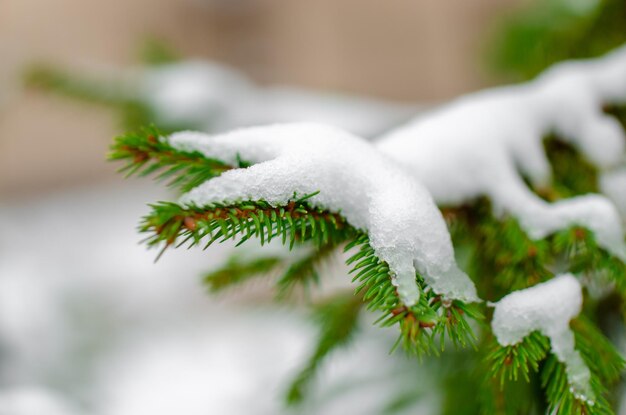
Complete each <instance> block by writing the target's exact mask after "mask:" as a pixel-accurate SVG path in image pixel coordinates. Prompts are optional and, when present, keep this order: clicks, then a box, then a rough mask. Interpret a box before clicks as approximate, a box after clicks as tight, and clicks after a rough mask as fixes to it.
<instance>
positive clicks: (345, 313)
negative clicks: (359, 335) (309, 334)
mask: <svg viewBox="0 0 626 415" xmlns="http://www.w3.org/2000/svg"><path fill="white" fill-rule="evenodd" d="M362 305H363V299H362V298H361V297H360V296H355V295H353V294H352V293H340V294H337V295H335V296H333V297H332V298H330V299H328V300H326V301H324V302H323V303H321V304H319V305H317V306H316V307H315V310H314V314H313V317H314V320H315V321H316V322H317V324H318V326H319V328H320V333H319V337H318V340H317V345H316V347H315V349H314V351H313V353H312V355H311V356H310V357H309V359H308V362H307V363H306V365H305V366H304V367H303V368H302V369H301V370H300V372H299V373H298V374H297V375H296V376H295V378H294V380H293V381H292V382H291V385H290V386H289V389H288V391H287V394H286V400H287V403H288V404H290V405H295V404H298V403H300V402H301V401H302V400H303V398H304V396H305V394H306V392H307V389H308V386H309V384H310V383H311V381H312V380H313V378H314V376H315V374H316V373H317V371H318V368H319V366H320V364H321V363H322V362H323V361H324V360H325V358H326V357H327V356H328V355H329V354H330V353H331V352H332V351H334V350H335V349H338V348H340V347H345V346H346V345H347V344H349V343H350V341H351V340H352V339H353V338H354V335H355V333H356V331H357V330H358V322H359V316H360V314H361V310H362V308H363V307H362Z"/></svg>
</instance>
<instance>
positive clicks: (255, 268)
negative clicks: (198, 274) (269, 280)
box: [202, 256, 282, 293]
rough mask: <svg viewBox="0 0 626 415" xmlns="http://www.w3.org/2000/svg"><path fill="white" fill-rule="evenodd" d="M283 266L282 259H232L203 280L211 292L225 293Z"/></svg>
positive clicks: (235, 257) (236, 257)
mask: <svg viewBox="0 0 626 415" xmlns="http://www.w3.org/2000/svg"><path fill="white" fill-rule="evenodd" d="M281 264H282V260H281V259H280V258H274V257H269V258H255V259H253V260H251V261H245V260H243V259H241V258H239V257H238V256H233V257H231V258H230V259H229V260H228V262H227V263H226V265H225V266H223V267H222V268H220V269H217V270H215V271H212V272H210V273H208V274H206V275H205V276H204V278H203V279H202V280H203V282H204V284H205V285H206V286H207V287H209V289H210V290H211V292H214V293H217V292H221V291H224V290H226V289H228V288H230V287H232V286H234V285H238V284H241V283H243V282H246V281H249V280H250V279H251V278H253V277H255V276H259V275H264V274H267V273H269V272H271V271H273V270H276V268H278V267H279V266H280V265H281Z"/></svg>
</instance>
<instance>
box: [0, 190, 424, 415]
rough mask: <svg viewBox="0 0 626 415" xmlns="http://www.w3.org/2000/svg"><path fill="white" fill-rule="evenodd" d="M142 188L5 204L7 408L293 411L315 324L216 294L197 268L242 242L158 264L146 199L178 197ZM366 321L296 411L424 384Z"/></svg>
mask: <svg viewBox="0 0 626 415" xmlns="http://www.w3.org/2000/svg"><path fill="white" fill-rule="evenodd" d="M138 183H140V182H134V181H127V182H124V183H123V185H120V184H116V186H115V187H113V186H110V187H106V186H101V187H93V188H90V189H86V190H85V189H76V190H74V191H66V192H64V193H54V194H50V195H48V196H38V197H35V198H32V199H28V200H22V201H15V202H10V203H7V202H0V229H2V231H1V232H0V368H1V370H0V415H78V414H96V415H136V414H148V413H149V414H151V415H160V414H163V415H165V414H167V415H171V414H173V413H181V414H186V415H195V414H208V413H211V414H213V413H215V414H234V415H236V414H278V413H287V412H288V411H287V409H286V408H285V406H284V404H283V395H284V392H285V390H286V387H287V382H288V381H289V380H290V379H291V378H292V377H293V376H294V375H295V373H296V371H297V369H298V368H300V367H301V366H302V365H303V364H304V361H305V359H306V358H307V356H308V354H309V352H310V350H311V347H312V345H313V344H314V338H315V335H316V331H315V328H314V327H313V326H312V325H311V324H310V323H309V322H308V320H307V319H305V314H304V313H303V312H302V311H296V310H294V309H292V308H286V307H277V306H274V307H272V306H271V305H268V304H264V303H263V302H262V301H261V298H259V295H258V294H254V293H253V294H252V295H248V296H245V295H244V296H243V298H242V297H241V296H237V295H227V296H226V298H219V297H215V296H211V295H208V294H206V292H205V288H204V287H202V285H201V283H200V275H201V274H202V272H203V271H207V270H209V269H211V267H212V266H213V267H215V266H216V265H218V264H220V263H221V262H223V261H224V259H225V258H226V257H227V255H229V254H230V253H231V252H232V245H228V246H226V245H219V244H218V245H215V246H212V247H211V248H210V249H208V250H207V251H201V250H199V249H197V250H194V249H192V250H189V251H187V250H184V249H181V250H179V251H175V250H171V251H168V252H167V253H166V254H165V255H164V256H163V258H161V260H160V261H159V262H158V263H156V264H155V263H154V262H153V261H154V258H155V255H156V251H148V250H146V249H145V247H144V246H141V245H139V244H138V241H139V240H140V239H141V236H140V235H139V234H138V233H137V231H136V226H137V223H138V221H139V218H140V217H141V216H142V215H143V214H145V213H146V212H147V210H148V208H147V207H146V203H148V202H154V201H156V200H160V199H167V198H171V195H167V194H166V193H165V192H164V191H162V190H159V189H158V186H156V185H151V184H145V183H142V184H138ZM340 275H341V274H340ZM337 279H338V280H341V278H337ZM347 282H348V278H347V276H346V277H345V278H344V279H343V281H335V283H336V284H337V285H338V286H347ZM248 291H250V290H248ZM255 295H256V297H255ZM362 327H363V332H364V335H360V336H359V337H358V340H359V341H358V342H355V344H353V345H352V346H350V347H348V348H347V349H346V350H345V351H339V352H338V353H336V354H335V355H334V356H333V357H332V358H331V359H330V360H331V362H329V363H328V364H325V365H323V369H324V370H322V373H321V376H319V377H318V378H317V380H321V381H320V382H316V383H315V385H314V387H313V396H312V399H311V400H310V402H309V404H308V405H307V406H305V407H304V408H298V409H297V410H296V411H295V412H297V413H311V414H316V413H323V414H335V413H336V414H341V413H346V411H349V412H350V413H354V414H370V413H371V414H375V413H380V412H381V411H382V408H383V407H385V405H387V403H388V399H390V398H391V397H393V394H394V392H397V391H398V390H399V386H398V385H406V384H407V379H411V384H414V383H415V379H416V378H419V377H417V376H416V373H415V367H416V366H415V365H413V364H411V365H407V361H406V359H405V358H404V357H403V356H402V355H401V354H398V356H399V357H397V356H394V357H390V356H389V354H388V352H389V349H390V346H391V344H392V343H393V340H394V335H395V333H392V332H389V331H385V330H382V329H378V328H372V327H371V322H370V321H367V322H364V323H363V325H362ZM392 373H393V376H390V374H392ZM390 379H391V381H390ZM423 387H426V386H416V389H419V388H423ZM431 396H433V395H431ZM433 405H434V406H436V402H434V403H433V398H430V399H429V400H427V401H425V402H420V403H419V405H418V406H417V407H415V406H414V407H413V408H411V409H410V410H411V412H409V413H416V411H417V412H418V413H423V411H422V409H424V410H426V409H427V410H428V412H430V411H431V410H432V408H433ZM420 408H421V409H420Z"/></svg>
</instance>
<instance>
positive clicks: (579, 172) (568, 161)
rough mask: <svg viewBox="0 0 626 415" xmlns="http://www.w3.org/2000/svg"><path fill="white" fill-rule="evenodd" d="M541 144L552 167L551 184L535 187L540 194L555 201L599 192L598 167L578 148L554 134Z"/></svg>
mask: <svg viewBox="0 0 626 415" xmlns="http://www.w3.org/2000/svg"><path fill="white" fill-rule="evenodd" d="M543 144H544V149H545V152H546V155H547V157H548V160H549V161H550V166H551V167H552V185H551V187H550V188H549V189H535V191H536V192H537V193H538V194H539V195H540V196H543V197H544V198H545V199H547V200H548V201H555V200H559V199H565V198H570V197H574V196H579V195H584V194H587V193H599V189H598V183H599V182H598V169H597V168H596V167H595V166H594V165H592V164H591V163H590V162H589V161H587V160H586V159H585V158H584V157H583V156H582V154H581V153H580V152H579V151H578V150H576V149H575V148H574V147H573V146H572V145H571V144H568V143H565V142H564V141H563V140H560V139H559V138H558V137H555V136H550V137H548V138H547V139H546V140H544V142H543Z"/></svg>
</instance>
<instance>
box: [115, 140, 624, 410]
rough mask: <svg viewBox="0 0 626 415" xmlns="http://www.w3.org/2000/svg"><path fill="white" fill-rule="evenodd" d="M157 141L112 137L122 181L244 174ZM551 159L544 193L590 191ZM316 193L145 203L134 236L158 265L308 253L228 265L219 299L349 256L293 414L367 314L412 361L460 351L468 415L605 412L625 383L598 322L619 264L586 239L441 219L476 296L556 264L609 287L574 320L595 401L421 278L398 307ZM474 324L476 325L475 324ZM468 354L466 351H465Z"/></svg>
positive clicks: (470, 213)
mask: <svg viewBox="0 0 626 415" xmlns="http://www.w3.org/2000/svg"><path fill="white" fill-rule="evenodd" d="M160 136H161V135H160V132H159V131H158V130H157V129H155V128H148V129H144V130H143V131H141V132H140V133H132V134H127V135H123V136H121V137H118V138H117V139H116V140H115V143H114V144H113V146H112V151H111V153H110V158H111V159H112V160H117V161H123V162H125V163H126V164H125V165H124V166H123V167H122V169H121V171H122V172H124V173H126V174H127V175H133V174H136V175H140V176H147V175H150V174H154V175H155V176H156V177H157V178H158V179H161V180H167V181H168V182H169V184H170V185H171V186H173V187H175V188H177V189H179V190H181V191H183V192H184V191H187V190H189V189H191V188H193V187H195V186H197V185H199V184H200V183H203V182H204V181H206V180H209V179H211V178H212V177H215V176H217V175H219V174H221V173H222V172H224V171H226V170H228V169H231V168H240V167H246V166H248V165H249V164H248V163H247V162H246V161H245V160H239V161H238V163H237V165H228V164H227V163H224V162H222V161H220V160H215V159H209V158H206V157H204V156H203V155H202V154H200V153H197V152H194V153H188V152H184V151H180V150H177V149H174V148H173V147H171V146H170V145H169V144H167V143H166V142H165V141H163V140H160V139H159V137H160ZM561 147H563V145H562V143H558V144H554V143H552V142H551V141H548V144H547V148H548V149H553V150H554V149H560V148H561ZM556 153H558V155H555V154H556ZM549 154H550V157H551V159H553V162H554V163H555V165H556V166H557V167H556V168H555V172H556V173H555V178H556V179H555V186H554V188H553V189H550V193H551V194H553V195H554V194H559V195H561V194H563V193H565V192H566V191H567V192H569V193H567V194H568V195H569V194H578V193H580V192H582V191H585V190H587V189H586V187H588V186H590V185H589V184H588V183H586V184H582V185H580V186H579V188H576V187H575V186H571V185H570V184H569V183H567V182H566V181H565V180H561V179H566V178H568V177H569V175H568V174H567V172H568V171H569V170H568V169H570V168H571V167H568V165H569V166H571V164H572V163H575V162H576V161H577V160H576V157H578V156H577V153H576V152H575V151H573V150H571V149H570V148H565V150H564V151H558V152H555V151H552V150H550V151H549ZM563 154H565V156H563ZM568 155H569V157H568ZM590 169H591V168H590ZM559 186H561V187H562V189H566V190H560V191H558V193H557V191H556V190H555V189H559ZM581 189H582V190H581ZM314 195H315V193H314V194H308V195H297V194H295V193H294V195H293V197H292V198H291V200H290V201H289V202H288V203H286V204H285V205H284V206H273V205H271V204H269V203H267V202H266V201H263V200H246V201H241V202H237V203H212V204H208V205H204V206H183V205H180V204H177V203H171V202H159V203H156V204H153V205H151V209H152V210H151V212H150V213H149V214H148V215H146V216H145V217H144V218H143V221H142V223H141V226H140V230H141V232H144V233H146V234H147V238H146V239H145V242H146V243H147V245H148V246H151V247H160V248H161V253H160V254H159V255H161V254H162V253H163V252H164V251H165V250H166V249H167V248H168V247H179V246H183V245H186V246H189V247H191V246H200V247H202V248H203V249H206V248H208V247H209V246H211V244H213V243H215V242H223V241H226V240H235V241H236V242H237V246H239V245H241V244H242V243H244V242H246V241H248V240H249V239H252V238H255V239H257V240H259V242H260V243H261V245H263V244H266V243H269V242H271V241H272V240H277V241H279V242H280V243H282V244H283V245H287V246H288V247H289V248H290V249H293V248H294V247H295V248H298V250H300V249H301V248H303V249H304V250H306V249H309V250H310V251H308V253H307V254H306V255H303V256H300V257H299V258H298V259H296V260H289V259H287V258H280V257H275V256H273V257H272V256H270V257H261V258H254V259H252V260H244V259H241V258H238V257H233V258H232V259H231V260H230V261H229V262H228V263H227V264H226V265H225V266H224V267H223V268H222V269H219V270H216V271H213V272H211V273H210V274H208V275H206V276H205V282H206V284H207V286H208V287H209V288H210V289H211V290H212V291H221V290H224V289H225V288H227V287H232V286H234V285H236V284H240V283H243V282H245V281H248V280H249V279H250V278H252V277H254V276H259V275H266V274H268V273H276V274H278V275H279V277H278V279H277V280H276V288H277V298H279V299H284V298H286V297H288V296H289V294H290V293H292V292H293V291H294V289H295V288H296V287H306V289H307V290H311V288H312V287H314V286H317V285H318V284H319V274H318V266H319V265H320V264H321V263H323V262H324V261H325V260H326V259H327V258H328V257H329V256H331V255H332V254H333V253H334V252H337V251H339V250H341V249H343V250H344V251H346V252H349V254H350V256H349V257H348V259H347V260H346V264H347V265H348V266H349V268H350V274H351V275H352V281H353V283H355V284H356V288H355V293H354V294H351V295H348V296H346V294H341V295H337V296H336V297H333V298H332V299H330V300H326V301H323V302H322V303H320V304H317V305H314V309H315V310H316V311H315V312H314V316H316V321H318V322H319V325H320V330H321V332H320V336H319V339H318V344H317V346H316V348H315V350H314V352H313V354H312V355H311V357H310V359H309V361H308V363H307V364H306V365H305V366H304V368H303V369H302V370H301V372H300V373H299V374H298V376H296V377H295V379H294V381H293V383H292V385H291V387H290V388H289V390H288V391H287V401H288V402H289V403H290V404H295V403H298V402H300V401H301V400H302V399H303V398H304V397H305V396H306V393H307V390H308V385H309V384H310V382H311V379H312V378H313V376H314V375H315V373H316V370H317V368H318V367H319V366H320V363H321V362H323V360H324V358H325V357H326V356H327V355H328V354H329V353H330V352H332V351H333V350H335V349H336V348H338V347H341V346H344V345H345V344H347V343H348V342H349V341H351V340H353V339H354V337H355V333H356V332H357V331H358V330H357V327H358V322H359V315H360V313H361V312H362V311H363V310H364V309H365V310H371V311H375V312H377V313H379V318H378V320H377V323H378V324H379V325H380V326H383V327H388V326H397V327H398V328H399V331H400V334H399V337H398V341H397V342H396V346H399V345H401V346H402V347H403V348H404V349H405V350H407V351H408V352H409V353H411V354H415V355H418V356H423V355H424V354H440V353H441V352H444V351H445V350H446V347H445V346H446V345H447V344H448V343H451V344H453V345H454V346H456V348H460V349H459V350H464V351H457V352H454V353H461V355H463V356H465V359H467V362H471V366H472V368H471V371H472V374H471V375H468V376H467V379H468V380H469V381H468V382H471V383H472V385H467V387H468V388H469V389H470V390H471V389H472V388H476V387H477V386H476V385H479V386H478V387H480V388H481V392H480V399H477V400H476V401H477V403H476V405H477V406H476V407H475V408H474V409H475V410H476V411H478V412H482V413H507V414H508V413H511V414H513V413H525V412H526V413H527V412H528V411H530V410H531V409H532V411H531V412H533V411H544V410H549V411H550V412H551V413H552V412H555V413H560V414H573V413H584V414H587V413H589V414H591V413H597V414H604V413H612V412H611V406H612V402H611V401H610V399H611V393H610V391H611V388H612V386H613V385H615V383H616V382H617V381H618V380H619V379H620V375H621V373H622V370H623V367H624V361H623V360H622V358H621V356H620V355H619V353H618V352H617V351H616V349H615V348H614V346H613V345H612V344H611V342H610V341H608V339H606V338H605V336H604V335H603V334H602V332H601V331H600V330H599V329H598V328H597V325H598V324H601V320H602V319H603V318H607V316H612V315H615V314H616V310H617V315H619V314H620V312H621V310H623V305H624V303H625V302H624V298H626V296H625V295H624V294H626V290H625V287H626V265H624V263H622V262H621V261H620V260H618V259H616V258H614V257H613V256H611V255H610V254H609V253H608V252H606V251H605V250H603V249H602V248H600V247H598V245H597V244H596V243H595V239H594V236H593V234H592V233H591V232H589V231H587V230H586V229H582V228H572V229H566V230H563V231H561V232H558V233H556V234H554V235H552V236H550V237H548V238H546V239H545V240H539V241H537V240H532V239H530V238H529V237H528V236H527V235H526V234H525V233H524V231H523V230H522V229H521V227H520V226H519V224H518V223H517V222H516V221H515V220H514V219H512V218H505V219H504V220H502V219H498V218H495V217H494V216H493V215H492V214H491V208H490V206H489V202H488V201H487V200H481V201H478V202H477V203H475V204H473V205H471V206H465V207H462V208H454V209H444V210H443V212H444V217H445V218H446V220H447V222H448V225H449V227H450V229H451V232H452V235H453V239H454V242H455V246H456V247H457V250H458V251H459V252H461V254H460V255H461V256H464V257H465V266H466V269H468V272H469V274H470V275H471V276H472V277H473V278H474V280H475V283H476V285H477V288H478V290H479V293H480V295H481V296H482V297H483V298H488V299H490V300H497V299H499V298H501V297H502V296H504V295H506V294H508V293H510V292H512V291H514V290H517V289H521V288H526V287H530V286H532V285H535V284H537V283H538V282H541V281H544V280H548V279H550V278H551V277H552V276H553V275H554V273H555V270H558V269H559V267H563V266H564V265H563V264H567V265H566V266H567V270H569V271H572V272H577V273H579V274H583V275H588V276H589V277H590V278H600V277H602V278H605V279H606V280H608V281H611V282H612V283H614V284H615V286H616V287H617V290H616V298H617V301H616V304H617V305H616V306H615V307H613V308H612V309H610V310H608V313H607V310H606V309H602V310H601V311H602V312H601V313H600V312H599V308H600V305H601V302H600V301H598V300H594V299H591V298H590V299H589V301H586V304H587V305H588V306H587V308H586V310H585V314H586V316H585V315H583V316H580V317H579V318H578V319H576V320H575V321H573V322H572V329H573V330H574V332H575V337H576V348H577V350H579V351H580V353H581V355H582V357H583V359H584V360H585V362H586V363H587V364H588V366H589V368H590V370H591V372H592V379H591V386H592V388H593V390H594V392H595V393H596V395H597V399H596V400H595V401H594V402H593V403H591V402H587V401H585V400H584V399H580V398H579V397H577V396H576V395H574V394H573V393H572V391H571V390H570V389H571V388H570V386H569V383H568V380H567V374H566V371H565V366H564V365H563V364H562V363H561V362H559V361H558V360H557V359H556V358H555V357H554V356H553V355H551V354H550V345H549V340H548V339H547V338H546V337H544V336H542V335H541V334H539V333H533V334H531V335H530V336H528V337H526V338H525V339H524V340H523V341H522V342H521V343H519V344H516V345H514V346H507V347H503V346H500V345H498V344H497V343H496V342H495V340H494V338H493V335H492V334H491V333H490V331H489V328H488V326H487V325H484V324H482V323H481V322H482V321H484V319H485V318H484V316H483V315H484V314H487V315H488V314H489V309H488V308H485V305H484V304H483V305H476V304H464V303H462V302H460V301H445V300H442V298H441V297H440V296H438V295H437V294H435V293H434V292H433V291H432V290H431V289H430V288H429V287H428V285H427V284H426V283H425V282H424V280H423V278H422V277H421V276H420V275H419V274H418V275H416V281H417V282H418V283H419V285H420V288H421V291H422V293H423V294H422V296H421V297H420V300H419V302H418V303H417V304H415V305H413V306H410V307H409V306H406V305H404V304H403V303H402V302H401V301H400V299H399V297H398V294H397V292H396V288H395V287H394V285H393V284H392V275H391V273H390V269H389V267H388V265H387V264H386V263H385V262H384V261H382V260H381V259H380V258H378V257H377V256H376V254H375V252H374V249H373V248H372V247H371V246H370V244H369V238H368V235H367V234H366V233H365V232H363V231H362V230H359V229H355V228H353V227H351V226H350V225H349V224H348V223H347V221H346V220H345V218H343V217H342V215H341V212H331V211H328V210H324V209H321V208H319V207H313V206H312V205H310V204H309V203H308V199H310V198H311V197H312V196H314ZM463 253H465V254H463ZM362 305H363V306H362ZM470 321H475V322H478V324H473V325H472V324H470ZM477 329H478V332H477V334H476V330H477ZM396 346H394V348H395V347H396ZM467 346H473V347H470V348H469V349H467ZM444 357H445V356H444ZM456 376H458V374H457V375H456ZM458 379H459V381H460V379H463V377H462V376H460V377H458ZM524 383H526V384H534V385H536V388H540V389H539V390H540V391H543V392H542V393H540V394H539V396H538V394H537V393H536V391H537V389H536V388H533V387H521V386H520V385H521V384H524ZM511 394H517V395H518V396H516V398H515V400H516V401H519V402H526V403H525V404H511V403H507V404H502V401H503V399H506V397H507V396H511ZM452 407H454V406H452ZM471 407H472V406H471V405H469V406H468V408H471ZM529 408H531V409H529ZM542 408H543V409H542ZM468 413H471V412H468Z"/></svg>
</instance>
